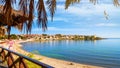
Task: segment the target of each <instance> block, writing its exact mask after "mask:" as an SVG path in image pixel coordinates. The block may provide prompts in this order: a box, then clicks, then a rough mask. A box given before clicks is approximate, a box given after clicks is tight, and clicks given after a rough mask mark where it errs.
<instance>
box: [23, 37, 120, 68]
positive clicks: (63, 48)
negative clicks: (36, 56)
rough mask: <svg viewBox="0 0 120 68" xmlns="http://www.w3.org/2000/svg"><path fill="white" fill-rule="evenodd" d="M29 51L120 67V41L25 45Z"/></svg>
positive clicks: (64, 58) (81, 61)
mask: <svg viewBox="0 0 120 68" xmlns="http://www.w3.org/2000/svg"><path fill="white" fill-rule="evenodd" d="M23 45H25V46H23V49H25V50H27V51H30V52H32V51H34V50H38V51H39V52H40V54H42V55H44V56H48V57H52V58H57V59H62V60H68V61H73V62H77V63H85V64H92V65H99V66H105V67H107V68H119V67H120V64H119V63H120V50H119V49H120V39H105V40H99V41H98V40H97V41H73V40H60V41H46V42H32V43H24V44H23Z"/></svg>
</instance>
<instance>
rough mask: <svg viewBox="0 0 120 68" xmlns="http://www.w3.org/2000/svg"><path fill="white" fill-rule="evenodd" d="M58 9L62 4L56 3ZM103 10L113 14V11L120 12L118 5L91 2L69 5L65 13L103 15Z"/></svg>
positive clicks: (62, 8)
mask: <svg viewBox="0 0 120 68" xmlns="http://www.w3.org/2000/svg"><path fill="white" fill-rule="evenodd" d="M57 7H58V9H59V10H64V5H57ZM104 10H106V11H107V13H108V14H113V15H115V13H116V14H117V13H120V9H119V7H118V8H116V7H115V6H113V4H103V3H102V4H97V5H93V4H90V3H89V4H79V5H78V4H77V5H73V6H70V7H69V8H68V9H67V11H66V12H67V13H70V14H74V15H77V16H89V15H104ZM59 12H63V11H59Z"/></svg>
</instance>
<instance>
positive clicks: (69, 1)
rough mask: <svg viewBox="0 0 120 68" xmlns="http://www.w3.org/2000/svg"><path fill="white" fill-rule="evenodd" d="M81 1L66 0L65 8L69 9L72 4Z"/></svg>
mask: <svg viewBox="0 0 120 68" xmlns="http://www.w3.org/2000/svg"><path fill="white" fill-rule="evenodd" d="M79 2H80V0H66V2H65V9H67V8H68V7H69V6H70V5H71V4H74V3H79Z"/></svg>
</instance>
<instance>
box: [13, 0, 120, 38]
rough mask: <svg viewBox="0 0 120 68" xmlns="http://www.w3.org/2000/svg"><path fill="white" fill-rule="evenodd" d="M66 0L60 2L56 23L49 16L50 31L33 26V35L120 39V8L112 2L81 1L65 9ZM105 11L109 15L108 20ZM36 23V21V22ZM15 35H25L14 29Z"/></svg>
mask: <svg viewBox="0 0 120 68" xmlns="http://www.w3.org/2000/svg"><path fill="white" fill-rule="evenodd" d="M64 8H65V7H64V0H58V2H57V10H56V13H55V16H54V21H53V22H51V18H50V16H49V14H48V30H47V31H46V32H42V30H41V29H40V28H37V27H36V24H34V25H33V28H32V34H42V33H46V34H58V33H60V34H79V35H97V36H100V37H110V38H120V21H119V20H120V7H115V6H114V5H113V4H112V0H104V1H103V0H102V1H100V0H99V2H98V4H97V5H93V4H92V3H89V2H88V0H81V3H80V4H75V5H71V6H70V7H69V8H68V9H67V10H65V9H64ZM104 11H106V12H107V14H108V15H109V20H106V18H105V16H104ZM34 23H36V19H35V20H34ZM12 33H13V34H23V33H24V32H19V31H17V30H16V29H14V28H13V29H12Z"/></svg>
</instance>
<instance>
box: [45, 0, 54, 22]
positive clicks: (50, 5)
mask: <svg viewBox="0 0 120 68" xmlns="http://www.w3.org/2000/svg"><path fill="white" fill-rule="evenodd" d="M46 3H47V4H48V9H49V11H50V14H51V18H52V21H53V16H54V14H55V10H56V0H47V2H46Z"/></svg>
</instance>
